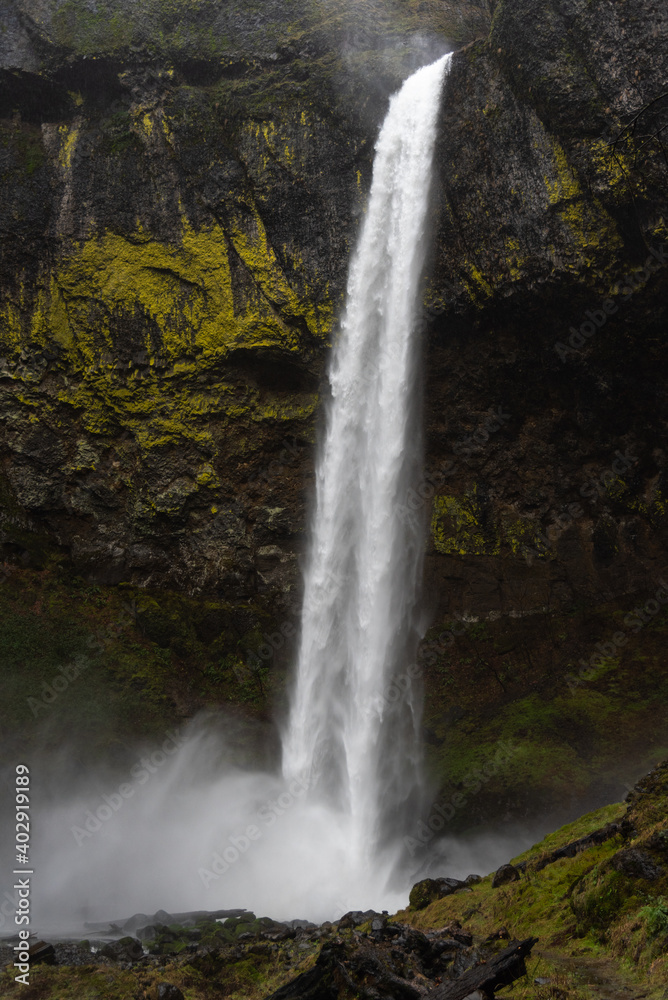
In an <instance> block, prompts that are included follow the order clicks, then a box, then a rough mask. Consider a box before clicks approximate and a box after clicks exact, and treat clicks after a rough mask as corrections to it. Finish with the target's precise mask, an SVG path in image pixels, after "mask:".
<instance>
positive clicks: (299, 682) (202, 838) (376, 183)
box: [33, 56, 517, 933]
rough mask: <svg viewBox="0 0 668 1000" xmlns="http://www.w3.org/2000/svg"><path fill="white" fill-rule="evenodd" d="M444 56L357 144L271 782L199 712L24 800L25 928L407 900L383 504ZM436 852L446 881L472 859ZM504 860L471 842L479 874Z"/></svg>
mask: <svg viewBox="0 0 668 1000" xmlns="http://www.w3.org/2000/svg"><path fill="white" fill-rule="evenodd" d="M449 58H450V57H449V56H445V57H443V58H442V59H440V60H438V62H436V63H434V64H432V65H430V66H425V67H423V68H422V69H420V70H419V71H418V72H417V73H415V74H414V75H413V76H411V77H410V78H409V79H408V80H407V81H406V83H405V84H404V86H403V87H402V89H401V90H400V91H399V93H398V94H396V95H395V96H394V97H393V98H392V101H391V103H390V109H389V111H388V114H387V117H386V119H385V122H384V124H383V127H382V129H381V131H380V134H379V137H378V141H377V144H376V156H375V160H374V172H373V182H372V187H371V192H370V196H369V203H368V207H367V212H366V217H365V220H364V224H363V226H362V231H361V234H360V238H359V242H358V245H357V248H356V251H355V253H354V255H353V258H352V261H351V265H350V271H349V278H348V288H347V300H346V307H345V311H344V315H343V316H342V319H341V322H340V327H339V330H338V332H337V335H336V338H335V344H334V348H333V351H332V359H331V363H330V373H329V378H330V387H331V399H330V401H329V405H328V410H327V417H326V430H325V433H324V436H323V440H322V442H321V445H320V448H319V457H318V463H317V469H316V503H315V509H314V516H313V523H312V525H311V540H310V552H309V556H308V560H307V564H306V567H305V574H304V605H303V610H302V620H301V629H300V642H299V650H298V656H297V664H296V670H295V678H294V688H293V691H292V694H291V699H290V712H289V717H288V719H287V720H286V723H285V727H284V731H283V734H282V737H283V772H282V774H280V775H278V774H268V773H262V772H259V771H252V770H249V769H247V768H242V767H240V766H238V764H235V753H234V747H233V746H231V745H230V744H228V742H227V741H226V736H225V727H224V726H222V727H221V726H217V725H215V724H213V722H212V719H211V718H209V719H208V720H206V719H202V720H197V721H194V722H192V723H191V724H190V725H189V726H188V727H187V728H186V729H185V730H183V731H182V732H179V733H176V734H172V735H170V736H166V737H165V739H164V741H163V742H162V744H161V745H159V746H158V747H153V748H148V749H146V750H145V751H143V752H142V753H141V754H140V755H139V759H138V760H137V762H136V763H135V764H134V765H133V767H132V768H131V770H130V771H129V773H128V774H127V775H126V776H125V779H124V780H118V782H117V783H116V784H112V785H111V786H107V787H104V788H103V787H101V785H100V779H99V776H98V777H97V778H96V780H95V782H93V781H92V780H91V781H90V782H89V783H88V786H87V787H84V786H83V785H82V786H80V789H79V792H78V794H76V795H75V794H73V793H72V792H71V791H70V793H69V794H68V795H67V797H63V799H62V800H59V801H56V802H52V803H51V804H50V805H49V807H48V808H46V803H45V801H44V799H42V803H41V804H40V802H39V801H37V802H35V805H34V810H33V820H34V821H36V822H35V823H34V827H35V829H36V834H35V841H34V850H33V859H34V867H35V871H36V872H37V873H38V875H36V877H35V885H34V904H35V911H36V913H37V917H36V922H38V923H39V924H40V925H43V926H45V927H47V926H49V925H53V926H56V925H57V926H59V927H60V930H61V933H62V928H63V925H64V924H67V923H69V924H71V925H72V926H73V927H75V926H81V924H82V923H83V922H84V921H91V920H108V919H120V918H121V917H123V916H126V917H127V916H130V915H131V914H132V913H134V912H140V913H146V914H151V913H153V912H155V911H156V910H158V909H160V908H164V909H167V910H169V911H171V912H182V911H187V910H197V909H205V910H215V909H219V908H231V907H244V908H247V909H252V910H254V911H255V912H256V913H258V914H260V915H269V916H272V917H274V918H278V919H291V918H295V917H303V918H307V919H311V920H314V921H323V920H326V919H335V918H336V917H337V916H340V915H341V914H342V913H344V912H346V911H347V910H350V909H367V908H373V909H375V910H381V909H387V910H388V911H396V910H397V909H399V908H401V907H402V906H404V905H406V903H407V897H408V890H409V888H410V885H411V883H412V881H415V875H416V869H417V868H418V867H420V865H424V863H425V859H417V858H414V857H413V856H412V854H411V853H410V852H409V851H407V850H406V838H407V837H414V836H415V834H416V829H417V826H416V824H417V821H418V820H419V817H420V816H421V815H423V814H424V809H425V806H426V805H428V803H427V802H426V798H425V797H426V791H425V788H424V783H423V781H422V766H421V764H422V761H421V753H422V750H421V739H420V723H421V703H422V697H421V690H420V686H419V683H418V682H417V681H416V679H415V678H414V677H413V673H414V671H412V670H411V669H410V665H411V664H413V663H414V662H415V656H416V651H417V644H418V641H419V638H420V635H419V628H418V625H417V620H418V619H417V616H418V606H419V600H420V580H421V576H422V553H423V550H424V524H423V523H422V522H421V521H420V519H419V518H418V517H404V516H400V511H401V510H402V508H403V509H405V508H404V501H405V498H406V496H407V495H408V491H409V489H410V488H411V486H414V485H415V484H417V483H418V481H419V474H420V469H421V463H422V438H421V408H420V396H419V382H420V379H419V372H420V368H419V343H418V338H417V337H416V336H415V335H414V334H415V329H416V326H417V322H416V321H417V316H418V306H419V303H420V300H421V292H422V275H423V271H424V266H425V259H426V253H427V243H428V237H427V233H428V229H429V226H428V207H429V198H430V182H431V172H432V159H433V147H434V137H435V131H436V120H437V113H438V107H439V101H440V95H441V90H442V82H443V78H444V75H445V73H446V71H447V67H448V65H449ZM399 680H402V681H404V682H405V683H402V684H399ZM397 685H398V686H399V688H400V690H401V697H397V698H393V697H390V694H389V693H390V692H391V691H392V690H393V688H394V686H397ZM452 849H453V848H452V845H451V850H450V856H449V858H448V864H447V874H450V875H456V874H461V875H465V874H468V871H466V870H465V869H469V870H472V869H473V870H474V869H475V868H479V867H480V859H478V864H474V860H475V858H474V857H473V856H470V857H469V856H464V855H463V854H462V851H463V850H464V849H463V848H462V847H461V846H460V847H459V848H457V850H458V851H459V852H460V857H459V859H457V858H456V857H455V856H454V855H453V853H452ZM516 850H517V841H514V842H513V849H511V847H510V845H506V844H500V843H499V841H498V840H497V841H496V843H495V852H496V853H495V852H492V853H491V854H490V845H486V847H485V851H486V854H487V857H486V858H485V862H486V863H485V865H484V868H485V869H486V870H489V868H490V867H491V866H490V861H492V862H493V864H495V863H496V862H500V861H502V860H507V857H508V853H509V852H510V853H516Z"/></svg>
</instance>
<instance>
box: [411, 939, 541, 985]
mask: <svg viewBox="0 0 668 1000" xmlns="http://www.w3.org/2000/svg"><path fill="white" fill-rule="evenodd" d="M537 941H538V938H527V939H526V940H525V941H513V943H512V944H511V945H509V946H508V947H507V948H506V949H505V950H504V951H502V952H501V953H500V954H499V955H497V956H496V958H492V959H490V961H489V962H485V964H484V965H477V966H476V967H475V968H474V969H469V970H468V972H465V973H464V975H463V976H460V977H459V979H456V980H455V981H454V982H452V983H442V984H441V985H440V986H438V987H437V988H436V989H435V990H434V991H433V993H430V994H429V995H430V997H434V1000H464V998H465V997H467V996H468V995H469V993H473V992H474V991H475V990H480V991H481V993H483V994H484V995H486V996H489V997H492V996H494V990H495V989H497V990H498V989H500V988H501V987H502V986H510V984H511V983H514V982H515V980H516V979H519V978H520V977H521V976H525V975H526V971H527V970H526V966H525V964H524V960H525V958H526V957H527V955H528V954H529V953H530V952H531V949H532V948H533V946H534V945H535V944H536V942H537Z"/></svg>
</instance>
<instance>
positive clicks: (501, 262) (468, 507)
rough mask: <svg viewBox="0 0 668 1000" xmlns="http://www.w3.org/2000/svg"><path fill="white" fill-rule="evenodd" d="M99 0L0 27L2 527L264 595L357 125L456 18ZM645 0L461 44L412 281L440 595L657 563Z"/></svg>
mask: <svg viewBox="0 0 668 1000" xmlns="http://www.w3.org/2000/svg"><path fill="white" fill-rule="evenodd" d="M119 4H120V8H122V9H123V12H124V13H123V15H122V19H123V22H124V24H125V26H126V27H125V29H124V32H126V33H127V37H126V34H125V33H121V34H120V35H116V36H114V34H113V32H112V33H111V34H109V33H108V32H107V30H106V26H105V25H99V30H98V28H96V29H95V30H93V29H92V27H91V23H92V22H95V23H96V24H97V20H98V18H97V16H96V15H88V16H87V19H86V18H83V20H82V21H81V22H78V21H77V16H76V11H75V9H74V8H73V9H72V10H71V11H69V12H68V13H67V14H62V13H61V14H58V11H57V10H56V7H57V5H54V4H53V3H51V2H45V3H44V4H42V8H43V9H41V14H40V17H39V18H38V19H36V18H35V15H34V12H33V11H31V9H30V5H29V4H26V3H24V2H23V0H12V2H11V3H9V4H8V5H6V8H7V12H6V14H5V15H3V16H5V17H6V24H5V28H6V30H5V32H4V34H3V37H2V45H3V49H2V58H3V60H4V61H3V65H4V66H5V67H6V69H5V71H4V76H3V77H2V85H3V87H4V89H5V93H6V95H7V98H8V100H7V102H6V107H7V108H9V109H11V110H10V112H8V115H7V117H6V118H5V119H4V120H3V124H2V128H3V130H4V131H3V135H4V136H5V140H3V141H5V145H3V146H2V156H3V158H4V159H3V163H4V167H3V170H4V173H3V177H4V178H5V183H6V198H5V200H4V202H3V206H2V213H3V214H2V221H1V222H0V225H1V226H2V232H3V234H4V236H3V238H4V239H5V240H6V241H7V248H8V253H7V255H6V257H5V258H4V263H3V264H2V266H1V267H0V316H2V328H1V329H2V331H3V332H2V338H3V339H2V352H3V353H2V361H1V362H0V405H1V406H2V410H3V413H4V414H5V418H4V420H3V424H2V432H1V435H0V442H1V443H0V448H1V454H2V497H3V499H2V506H1V513H2V540H1V541H2V544H3V545H4V547H5V552H6V554H7V555H8V556H10V557H11V558H16V559H25V560H26V561H27V562H28V563H29V564H30V565H35V566H42V565H44V562H45V560H47V559H48V558H49V556H50V554H51V555H53V554H54V553H58V554H59V555H61V556H62V555H66V556H67V558H68V559H69V560H71V563H72V564H73V565H74V566H75V567H76V569H77V572H81V573H82V574H84V575H85V576H88V577H90V578H93V579H96V580H98V581H106V582H109V583H117V582H121V581H123V582H126V581H132V582H135V583H138V584H141V585H146V584H150V585H152V586H172V587H175V588H179V589H185V590H189V591H192V592H202V591H209V592H212V591H216V590H220V589H224V591H225V592H226V594H227V595H228V596H229V597H230V598H231V599H234V600H237V601H244V600H247V599H248V598H249V597H252V596H255V595H264V596H265V597H266V598H267V600H271V601H272V602H274V603H275V602H280V603H281V605H282V606H283V607H286V608H287V607H294V602H295V600H296V580H297V576H298V568H297V558H296V557H297V554H298V551H299V549H300V546H301V543H302V539H303V532H304V526H305V519H306V499H307V496H308V490H309V488H310V483H311V474H312V468H313V442H314V427H315V420H316V408H317V396H318V391H319V388H320V385H321V379H322V375H323V364H324V359H325V354H326V345H327V342H328V340H329V339H330V337H331V333H332V329H333V316H334V315H335V313H336V311H337V310H338V308H339V306H340V302H341V296H342V293H343V288H344V284H345V274H346V269H347V264H348V260H349V256H350V251H351V249H352V246H353V244H354V240H355V236H356V232H357V228H358V225H359V220H360V218H361V217H362V210H363V204H364V193H363V192H364V190H366V189H367V188H368V181H369V177H370V170H371V159H372V147H373V140H374V137H375V134H376V130H377V127H378V123H379V122H380V121H381V120H382V117H383V113H384V109H385V107H386V104H387V98H388V95H389V93H390V92H391V91H392V90H393V89H394V88H395V87H396V86H397V85H398V83H399V82H400V80H401V79H402V78H403V77H405V75H406V74H407V72H409V71H410V69H411V68H413V67H414V66H415V65H417V64H418V63H420V62H425V61H428V60H429V59H430V58H432V57H433V56H434V55H435V54H436V53H437V52H438V51H440V50H441V49H442V48H443V47H444V46H445V45H446V44H447V43H446V39H447V38H451V37H453V36H452V35H448V34H447V33H446V32H445V27H446V26H445V24H443V25H442V26H441V27H442V29H443V34H441V35H440V36H439V34H438V32H439V30H440V29H439V25H438V24H437V23H436V22H434V21H433V20H430V19H432V16H433V15H432V13H431V12H430V11H427V10H425V11H424V12H423V13H422V14H421V15H419V16H417V15H416V18H417V19H415V18H414V20H413V21H412V22H411V23H410V25H409V24H408V22H401V23H400V22H399V21H395V22H394V23H382V24H380V23H379V24H378V25H370V24H366V25H365V26H364V30H363V31H362V32H360V33H359V35H357V34H355V33H354V32H353V33H352V35H351V33H350V32H347V33H346V30H345V25H344V23H343V22H341V21H338V20H336V19H335V20H334V21H330V22H328V27H327V28H326V29H325V28H323V25H322V23H320V21H321V19H322V12H320V13H318V10H313V9H311V8H308V9H307V6H306V5H304V10H303V11H302V13H303V15H304V29H305V31H304V32H303V33H301V34H299V37H297V36H296V35H295V34H294V29H293V27H292V25H291V22H290V20H289V19H286V16H285V12H284V11H282V10H280V9H279V7H278V6H277V5H275V4H272V5H271V7H267V6H266V5H265V6H264V7H263V8H262V10H261V11H258V13H257V17H256V18H255V20H254V21H253V26H252V28H251V27H249V25H248V24H247V23H246V22H245V21H244V19H240V18H239V15H238V12H236V11H235V10H234V9H232V8H230V7H229V5H223V4H220V3H213V4H211V6H210V8H207V13H206V17H205V18H204V20H203V21H202V23H200V19H199V18H195V17H194V16H193V14H192V11H190V10H189V9H188V8H187V5H184V6H183V9H182V11H181V15H180V17H181V21H182V30H181V31H176V29H175V23H176V22H173V21H172V22H170V23H169V24H165V25H162V23H161V22H160V23H158V21H159V20H160V18H159V15H157V14H156V13H155V11H153V10H152V11H151V12H149V13H146V14H145V15H144V14H142V15H141V16H140V15H139V14H135V13H133V12H132V11H129V10H126V5H125V4H124V3H121V2H120V0H118V3H117V4H116V6H119ZM469 6H470V5H467V4H464V3H462V4H460V5H459V7H460V10H461V11H462V12H465V11H466V10H467V9H468V7H469ZM525 8H526V9H525ZM388 9H389V8H388ZM481 10H482V7H480V6H479V7H478V14H479V15H480V11H481ZM119 16H120V15H119ZM336 16H337V17H338V13H337V15H336ZM349 16H353V15H352V14H350V15H349ZM354 16H358V15H357V14H355V15H354ZM666 16H667V15H666V12H665V10H664V9H663V8H662V7H661V6H660V5H658V4H657V3H656V2H655V0H629V2H628V3H627V4H625V5H624V7H623V8H617V7H611V6H610V5H609V4H603V5H600V4H598V5H597V4H584V3H582V2H580V0H541V4H540V5H539V8H538V9H536V8H535V5H534V4H529V0H526V3H520V4H519V5H518V4H513V5H510V4H502V5H499V8H498V11H497V13H496V17H495V19H494V26H493V30H492V33H491V35H490V36H489V37H488V38H486V39H485V38H483V37H481V36H484V35H485V34H486V26H485V23H484V18H482V19H480V18H479V20H478V21H477V22H475V24H474V23H473V21H471V22H470V27H469V29H468V34H467V35H465V36H464V35H462V33H460V34H459V37H462V38H464V40H466V41H470V40H471V39H475V38H477V39H478V40H477V41H474V42H473V43H472V44H471V45H468V46H467V47H465V48H463V49H462V50H461V51H460V52H458V53H457V54H456V56H455V57H454V60H453V67H452V73H451V75H450V78H449V79H448V81H447V84H446V87H445V94H444V103H443V111H442V116H441V122H440V136H439V151H438V156H437V162H438V165H439V178H438V185H437V188H438V190H437V197H436V201H435V211H436V215H435V232H436V245H437V248H436V253H435V261H434V270H433V274H432V276H431V280H430V285H429V290H428V294H427V302H428V303H429V304H430V306H433V308H432V309H431V311H430V312H428V314H427V316H428V323H427V353H426V368H425V373H426V381H427V400H426V402H427V406H426V416H427V425H428V435H427V444H428V447H427V459H428V468H427V473H428V475H431V476H432V477H435V478H433V480H430V481H429V482H430V483H435V484H436V485H435V492H436V496H435V498H434V497H433V496H432V494H433V493H434V487H433V486H432V489H431V493H429V495H428V496H427V494H426V493H425V496H427V503H428V505H429V506H430V508H431V511H432V545H431V552H430V558H429V574H430V583H431V585H432V586H431V589H432V590H433V592H434V594H435V595H436V598H437V601H438V602H439V608H438V610H439V611H440V612H442V613H443V614H455V615H461V614H470V613H473V614H481V615H489V614H508V613H511V612H512V613H522V614H524V613H529V612H530V611H532V610H536V609H538V608H543V607H556V608H559V607H564V606H567V605H568V604H569V602H572V601H573V600H579V599H586V600H591V599H593V598H594V597H598V596H600V595H601V594H606V595H615V594H620V593H626V592H628V591H629V590H631V589H633V588H636V587H638V586H639V585H640V584H641V583H644V582H646V576H647V565H648V561H649V562H651V563H652V564H653V565H655V566H656V565H658V564H659V561H660V560H662V559H664V560H665V555H666V542H665V532H664V527H665V526H664V525H663V514H662V510H663V507H662V504H663V501H662V499H661V497H662V495H663V494H662V490H663V481H664V478H665V457H664V449H663V443H662V428H663V427H664V425H665V423H666V419H667V416H668V415H667V414H666V409H665V407H666V404H665V399H664V394H663V392H662V385H663V376H662V374H661V373H662V371H663V365H664V359H663V354H662V337H661V331H662V329H663V325H664V323H665V319H664V317H665V289H666V280H667V276H668V271H667V269H666V267H665V262H666V257H665V253H664V250H663V249H662V248H664V246H665V245H666V243H667V242H668V236H667V234H666V231H665V212H666V196H665V191H666V183H665V181H666V169H667V168H666V165H665V161H664V158H663V152H662V149H663V147H662V145H661V135H662V131H661V130H662V128H663V125H664V124H665V115H666V113H667V112H666V105H667V103H668V102H666V100H665V99H664V97H663V95H664V94H665V92H666V89H667V88H668V71H667V67H666V54H665V46H663V45H662V43H661V39H662V37H663V35H664V34H665V30H664V29H665V27H666ZM156 17H158V21H156V20H155V18H156ZM388 17H389V18H390V21H392V17H391V15H389V14H388ZM421 17H422V19H423V20H422V21H421V20H420V18H421ZM91 19H92V21H91ZM319 19H320V20H319ZM177 21H178V18H177ZM242 22H243V23H242ZM205 24H207V25H209V27H210V29H211V31H213V32H214V35H210V34H208V31H209V28H207V29H206V30H205ZM214 25H215V28H214V27H213V26H214ZM222 26H224V28H223V27H222ZM420 28H424V29H426V31H427V33H429V32H432V34H429V36H428V37H429V41H428V42H425V41H424V39H423V40H422V42H420V41H419V40H418V38H417V35H411V34H410V31H413V30H415V29H417V30H419V29H420ZM158 29H160V30H163V32H166V34H163V36H161V37H163V41H162V42H161V45H163V46H166V47H165V48H163V49H160V50H159V51H158V52H157V54H156V55H154V56H151V57H149V56H148V54H147V52H146V50H145V48H144V45H145V44H146V39H147V38H148V37H149V36H150V34H151V31H153V30H156V31H157V30H158ZM215 32H219V33H220V34H218V35H216V34H215ZM407 32H408V33H407ZM135 37H136V38H137V39H142V41H141V42H137V43H132V44H131V43H130V41H129V39H130V38H135ZM214 37H220V38H225V39H226V41H225V42H224V43H220V44H222V45H223V48H222V49H220V48H215V46H214V49H212V48H211V46H212V44H213V42H212V41H211V39H212V38H214ZM344 37H346V38H347V41H345V43H344V41H343V39H344ZM351 37H352V38H354V41H351V40H350V39H351ZM269 38H271V39H272V41H271V43H270V42H269V41H268V39H269ZM277 38H278V39H280V42H277V41H276V39H277ZM165 39H167V40H168V41H165ZM195 39H198V41H195ZM388 39H389V41H388ZM399 39H402V40H403V41H402V42H401V43H399ZM407 39H408V40H407ZM226 45H227V46H229V49H225V46H226ZM346 46H347V47H348V48H347V49H346ZM351 47H352V50H351ZM196 51H197V52H198V55H197V56H195V52H196ZM93 56H95V57H96V58H95V59H92V58H91V57H93ZM221 59H222V62H221ZM93 65H95V67H96V68H95V70H93V69H92V68H91V67H92V66H93ZM224 67H227V68H224ZM634 122H635V125H634ZM640 135H643V136H645V137H646V136H648V135H649V137H650V141H646V140H645V139H643V140H642V141H640ZM323 164H326V169H323ZM156 191H159V192H160V198H159V199H158V198H156V196H155V192H156ZM15 216H16V217H18V219H19V220H20V223H19V224H17V222H16V218H15ZM137 220H139V222H138V221H137ZM652 254H654V256H652ZM646 264H647V267H645V265H646ZM605 302H609V303H611V304H610V306H609V311H608V312H606V310H605V309H603V308H602V303H605ZM606 308H607V307H606ZM590 314H591V315H590ZM597 324H598V325H597ZM581 329H584V330H585V332H584V333H582V332H580V331H581ZM572 330H575V334H574V335H573V333H572ZM573 336H574V337H575V339H574V344H575V345H576V346H572V345H571V343H570V340H571V339H572V338H573ZM558 344H562V345H565V346H562V348H559V349H556V348H555V345H558ZM648 413H651V418H648ZM35 415H38V416H39V419H37V420H34V419H33V417H34V416H35ZM618 454H620V455H621V456H628V457H627V458H626V459H624V458H623V459H622V463H623V467H622V466H619V469H621V471H616V470H612V463H613V462H615V461H619V460H618V459H617V455H618ZM624 463H626V464H624ZM439 477H440V478H439ZM588 484H589V485H588ZM592 484H593V485H592ZM583 488H584V489H585V490H586V492H585V495H584V496H583V495H582V493H581V490H582V489H583ZM527 556H528V557H529V558H528V559H527ZM661 565H663V564H661ZM446 581H448V583H447V586H446Z"/></svg>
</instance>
